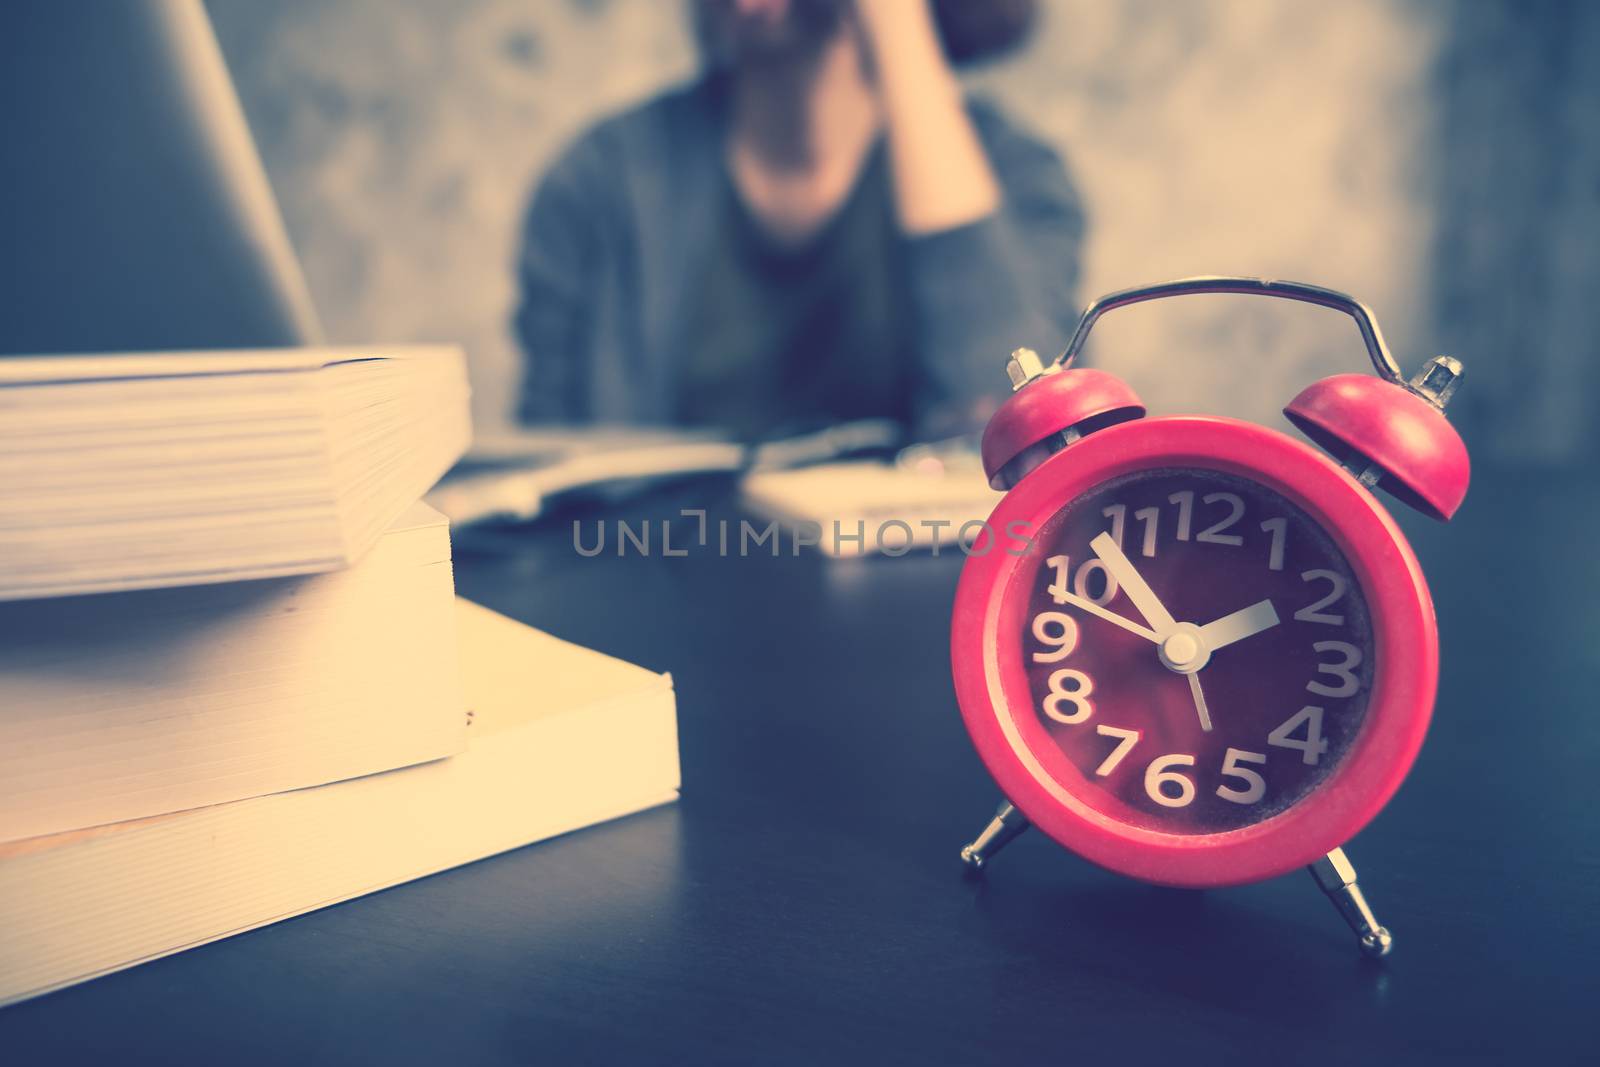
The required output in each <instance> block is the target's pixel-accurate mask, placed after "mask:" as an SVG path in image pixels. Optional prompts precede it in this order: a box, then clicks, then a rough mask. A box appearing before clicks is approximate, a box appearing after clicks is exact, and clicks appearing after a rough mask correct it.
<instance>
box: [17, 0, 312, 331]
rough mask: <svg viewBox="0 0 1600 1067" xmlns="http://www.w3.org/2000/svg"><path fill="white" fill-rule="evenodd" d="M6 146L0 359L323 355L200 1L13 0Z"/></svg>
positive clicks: (285, 237) (300, 278) (305, 294)
mask: <svg viewBox="0 0 1600 1067" xmlns="http://www.w3.org/2000/svg"><path fill="white" fill-rule="evenodd" d="M0 144H3V145H4V146H5V149H4V150H5V159H6V162H5V166H4V167H0V355H14V354H20V353H28V354H45V353H65V352H137V351H144V352H149V351H173V350H182V349H195V348H206V349H237V348H261V347H280V346H296V345H309V344H316V343H318V342H319V341H320V340H321V336H322V331H321V328H320V326H319V325H318V322H317V316H316V312H315V310H314V309H313V306H312V303H311V299H310V296H309V294H308V292H307V289H306V284H305V279H304V277H303V276H302V274H301V271H300V266H299V264H298V263H297V261H296V260H295V256H294V252H293V250H292V249H291V247H290V244H289V238H288V235H287V233H286V231H285V229H284V225H283V220H282V217H281V216H280V214H279V212H278V206H277V203H276V202H275V201H274V199H273V195H272V190H271V188H270V187H269V185H268V183H267V177H266V173H265V171H264V170H263V168H262V165H261V160H260V157H259V156H258V155H257V153H256V148H255V145H254V143H253V142H252V140H251V137H250V132H249V129H248V127H247V126H246V124H245V119H244V113H243V111H242V110H241V108H240V106H239V99H238V96H237V94H236V93H235V92H234V88H233V83H232V81H231V79H230V78H229V76H228V71H227V67H226V65H225V64H224V61H223V58H222V52H221V49H220V48H219V47H218V45H217V39H216V36H215V34H214V33H213V32H212V28H211V23H210V20H209V19H208V18H207V16H206V12H205V9H204V8H203V7H202V6H201V3H200V0H115V2H113V3H104V2H96V0H7V2H6V3H5V5H4V6H3V7H0Z"/></svg>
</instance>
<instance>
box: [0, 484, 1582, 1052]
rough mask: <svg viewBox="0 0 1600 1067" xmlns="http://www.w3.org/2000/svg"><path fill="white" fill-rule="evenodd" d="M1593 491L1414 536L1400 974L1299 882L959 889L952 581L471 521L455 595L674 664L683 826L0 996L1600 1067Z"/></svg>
mask: <svg viewBox="0 0 1600 1067" xmlns="http://www.w3.org/2000/svg"><path fill="white" fill-rule="evenodd" d="M1596 489H1597V487H1596V483H1595V482H1594V481H1593V480H1592V479H1590V480H1587V481H1583V480H1580V479H1579V477H1578V476H1576V475H1572V476H1554V475H1551V476H1538V477H1525V476H1516V477H1513V476H1509V475H1499V476H1497V475H1494V474H1491V473H1484V474H1480V476H1479V481H1478V484H1477V486H1476V487H1475V488H1474V491H1473V494H1472V496H1470V497H1469V498H1468V503H1467V506H1466V508H1465V510H1464V511H1463V513H1462V515H1461V517H1460V518H1459V520H1458V521H1457V523H1456V524H1455V525H1453V526H1451V527H1449V528H1437V527H1433V526H1430V525H1428V524H1426V523H1425V522H1424V521H1422V520H1418V521H1415V522H1408V524H1407V525H1408V527H1409V529H1410V530H1411V531H1412V533H1413V536H1414V540H1415V543H1416V545H1417V547H1418V551H1419V553H1420V554H1421V556H1422V558H1423V562H1424V565H1425V566H1426V567H1427V569H1428V572H1429V574H1430V577H1431V579H1432V581H1433V586H1434V594H1435V598H1436V601H1437V603H1438V607H1439V612H1440V616H1441V628H1442V631H1443V641H1444V650H1445V652H1444V660H1445V663H1444V676H1443V690H1442V695H1441V700H1440V706H1439V711H1438V713H1437V715H1436V718H1435V720H1434V728H1433V733H1432V736H1431V737H1430V739H1429V743H1428V745H1427V747H1426V748H1425V749H1424V751H1423V754H1422V757H1421V760H1420V761H1419V763H1418V765H1417V767H1416V770H1415V771H1414V772H1413V774H1412V776H1411V778H1410V779H1409V781H1408V782H1407V784H1406V786H1405V788H1404V789H1403V790H1402V791H1401V793H1400V795H1399V797H1398V798H1397V799H1396V800H1395V802H1394V803H1393V804H1392V805H1391V806H1390V807H1389V808H1388V809H1387V810H1386V811H1385V813H1384V814H1383V815H1382V816H1381V817H1380V818H1379V819H1378V820H1377V821H1376V822H1375V823H1374V824H1373V825H1372V826H1371V827H1370V828H1369V829H1368V830H1367V831H1366V832H1365V833H1363V834H1362V835H1361V837H1360V838H1358V839H1357V840H1356V841H1355V842H1354V843H1353V844H1352V846H1351V847H1350V850H1349V851H1350V855H1351V857H1352V859H1353V860H1354V861H1355V863H1356V865H1357V866H1358V868H1359V869H1360V871H1361V875H1362V884H1363V885H1364V887H1365V888H1366V890H1367V893H1368V895H1369V897H1370V899H1371V900H1372V902H1373V905H1374V907H1375V908H1376V910H1377V912H1378V915H1379V917H1380V918H1381V919H1382V920H1383V921H1384V922H1385V923H1387V924H1388V925H1389V926H1390V927H1391V928H1392V929H1393V930H1394V932H1395V936H1396V947H1395V952H1394V955H1393V956H1392V957H1391V958H1390V959H1389V960H1387V961H1385V962H1383V963H1381V964H1374V963H1371V962H1367V961H1363V960H1361V959H1360V958H1359V957H1358V955H1357V953H1356V951H1355V946H1354V944H1353V943H1352V940H1351V937H1350V934H1349V932H1348V931H1347V930H1346V928H1345V927H1344V925H1343V924H1342V923H1341V922H1340V921H1339V919H1338V917H1337V916H1336V915H1335V914H1334V912H1333V910H1332V908H1331V907H1330V906H1329V905H1328V903H1327V902H1326V901H1325V900H1324V899H1323V898H1322V896H1321V895H1320V894H1319V893H1318V892H1317V890H1316V888H1315V886H1314V885H1313V884H1312V882H1311V880H1310V879H1309V878H1307V877H1305V876H1304V875H1300V874H1297V875H1293V876H1290V877H1285V878H1281V879H1278V880H1276V881H1273V882H1270V883H1266V884H1263V885H1257V886H1252V887H1248V888H1244V889H1234V890H1225V891H1215V892H1207V893H1196V892H1180V891H1173V890H1160V889H1153V888H1148V887H1144V886H1140V885H1136V884H1134V883H1131V882H1128V881H1126V880H1124V879H1121V878H1118V877H1115V876H1113V875H1110V874H1107V873H1105V872H1102V871H1099V870H1097V869H1095V868H1092V867H1090V866H1088V865H1087V864H1085V863H1083V862H1081V861H1079V860H1077V859H1075V858H1073V857H1072V856H1070V855H1067V854H1065V853H1063V852H1062V851H1060V850H1059V849H1057V848H1055V847H1054V846H1053V845H1052V844H1051V843H1050V842H1049V841H1047V840H1045V839H1043V838H1042V837H1039V836H1037V835H1029V836H1027V837H1024V838H1023V839H1021V840H1020V841H1018V842H1017V843H1016V844H1014V845H1013V846H1012V847H1011V848H1010V849H1009V850H1008V851H1007V852H1006V853H1005V854H1004V855H1003V856H1002V857H1000V858H999V859H998V860H997V861H996V863H995V865H994V867H993V868H992V869H991V871H990V872H989V874H988V876H987V878H986V879H985V880H983V881H970V880H964V879H963V877H962V875H961V872H960V867H959V864H958V862H957V860H956V851H957V849H958V847H959V846H960V845H961V844H962V843H963V842H964V841H965V840H967V838H968V837H969V836H970V835H971V834H972V833H973V832H974V830H975V829H976V828H977V827H978V826H979V825H980V824H981V823H982V822H983V820H984V819H985V818H986V817H987V815H988V814H989V812H990V809H991V808H992V806H993V804H994V802H995V799H996V794H995V791H994V788H993V787H992V786H991V785H990V784H989V782H988V781H987V779H986V778H985V776H984V773H983V771H982V769H981V768H980V766H979V764H978V761H977V758H976V757H975V756H974V755H973V753H972V751H971V748H970V747H969V745H968V742H967V740H966V735H965V734H964V732H963V731H962V728H961V725H960V721H959V718H958V715H957V712H956V710H955V706H954V700H953V697H952V694H951V688H950V680H949V669H948V664H947V660H946V652H945V647H946V635H947V631H946V624H947V619H948V609H949V604H950V601H951V596H952V593H953V590H954V586H955V581H956V576H957V573H958V569H959V558H956V557H951V556H949V555H948V554H947V555H946V556H945V557H943V558H940V559H933V558H930V557H927V556H921V557H905V558H902V559H877V560H869V561H856V562H846V563H830V562H826V561H823V560H820V559H818V558H816V557H813V556H802V557H800V558H790V557H785V558H782V559H777V560H774V559H772V558H770V557H755V558H750V559H744V560H739V559H718V558H716V557H715V556H705V555H698V554H697V555H693V556H691V557H689V558H686V559H678V558H673V559H664V558H659V557H658V558H653V559H640V558H636V557H630V558H627V559H622V560H618V559H616V558H614V557H611V558H596V559H583V558H579V557H578V556H577V555H576V553H575V552H574V551H573V549H572V543H571V530H570V527H569V526H566V525H565V524H562V525H560V526H557V527H555V528H547V529H543V530H540V531H538V532H536V533H534V534H531V535H529V534H523V535H520V536H518V537H517V538H516V539H514V540H513V539H508V538H506V537H504V536H499V537H495V538H487V537H483V536H476V535H474V536H469V537H464V538H463V539H462V541H461V542H460V543H459V544H458V549H457V556H458V564H457V579H458V583H459V586H460V589H461V591H462V592H463V593H465V594H467V595H468V596H471V597H474V598H476V599H479V600H482V601H483V602H484V603H487V604H490V605H492V606H494V607H497V608H500V609H502V610H505V611H507V612H509V613H511V614H513V615H516V616H518V617H520V618H522V619H524V620H526V621H528V622H531V623H534V624H536V625H538V626H542V627H545V628H547V629H549V630H552V631H554V632H555V633H558V634H560V635H562V636H565V637H569V638H572V639H574V640H577V641H581V642H584V643H586V644H590V645H593V646H595V647H598V648H601V649H604V650H606V651H609V652H613V653H615V654H617V655H620V656H624V657H627V658H630V659H633V660H636V661H638V662H640V663H644V664H646V665H649V666H651V667H655V668H661V669H668V670H671V671H672V672H673V673H674V675H675V677H676V679H677V685H678V693H679V709H680V711H679V714H680V721H681V729H682V752H683V769H684V781H685V787H684V794H683V800H682V802H681V803H680V804H679V805H677V806H676V807H672V808H667V809H662V810H658V811H655V812H652V813H647V814H645V815H641V816H636V817H634V818H631V819H627V820H623V821H621V822H618V823H614V824H611V825H609V826H605V827H601V828H597V829H594V830H589V831H586V832H584V833H580V834H576V835H573V836H569V837H567V838H564V839H561V840H557V841H553V842H549V843H547V844H543V845H538V846H535V847H532V848H528V849H523V850H522V851H520V852H516V853H512V854H510V855H506V856H503V857H500V858H497V859H493V860H489V861H486V862H483V863H479V864H475V865H473V866H471V867H468V868H465V869H462V870H458V871H454V872H451V873H448V874H443V875H439V876H437V877H434V878H429V879H426V880H424V881H422V882H419V883H415V884H412V885H409V886H404V887H401V888H398V889H393V890H390V891H388V892H385V893H381V894H378V895H377V896H374V897H369V898H367V899H364V900H360V901H355V902H352V903H349V904H344V905H340V906H338V907H335V908H330V909H327V910H325V911H322V912H318V913H316V914H313V915H308V916H305V917H303V918H299V919H295V920H293V921H290V922H287V923H282V924H280V925H277V926H273V927H270V928H267V929H264V930H260V931H257V932H254V933H250V934H247V935H244V936H241V937H237V938H234V939H232V940H229V941H226V942H222V943H220V944H216V945H212V946H209V947H206V948H203V949H199V950H196V951H193V952H189V953H186V954H183V955H180V956H176V957H173V958H170V959H165V960H161V961H158V962H156V963H153V964H149V965H146V966H144V967H140V968H136V969H134V970H132V971H129V972H126V973H123V974H120V975H116V976H113V977H110V978H106V979H102V980H100V981H97V982H93V983H90V984H88V985H86V986H81V987H78V988H75V989H71V990H67V991H65V992H62V993H58V994H55V995H52V996H48V997H45V998H43V999H40V1000H37V1001H34V1002H31V1003H27V1004H23V1005H19V1006H17V1007H15V1008H12V1009H9V1010H6V1011H3V1012H0V1061H3V1062H5V1063H7V1064H18V1065H22V1064H29V1065H31V1064H35V1063H39V1064H44V1063H52V1064H58V1063H71V1062H104V1063H126V1062H145V1061H148V1062H152V1063H161V1064H177V1063H208V1064H211V1063H215V1064H222V1063H226V1064H240V1063H256V1062H261V1063H295V1062H299V1063H312V1062H329V1061H340V1062H361V1063H383V1062H461V1063H502V1062H504V1063H574V1062H583V1063H589V1062H600V1063H611V1062H627V1063H693V1064H711V1063H738V1064H751V1063H788V1062H797V1063H824V1062H839V1061H847V1062H908V1063H918V1064H927V1063H981V1062H1007V1061H1011V1060H1014V1059H1019V1058H1020V1059H1021V1060H1022V1061H1023V1062H1056V1061H1060V1062H1070V1063H1083V1064H1087V1063H1119V1062H1120V1063H1130V1064H1131V1063H1182V1064H1190V1063H1224V1062H1226V1063H1229V1064H1242V1063H1249V1062H1276V1063H1296V1064H1302V1063H1313V1062H1329V1063H1343V1064H1351V1063H1366V1062H1380V1063H1388V1062H1393V1063H1399V1062H1404V1063H1416V1062H1422V1061H1444V1062H1451V1063H1458V1062H1461V1061H1463V1060H1488V1061H1501V1062H1519V1063H1536V1062H1562V1061H1577V1060H1585V1059H1586V1060H1587V1061H1588V1062H1591V1063H1592V1062H1594V1059H1593V1057H1594V1056H1595V1055H1596V1052H1595V1044H1594V1040H1593V1038H1592V1029H1593V1020H1592V1016H1591V1015H1590V1013H1591V1012H1592V1011H1594V1009H1595V1005H1596V1002H1597V997H1600V981H1597V980H1596V977H1595V967H1596V962H1597V961H1600V914H1597V906H1600V806H1597V805H1600V800H1597V798H1600V714H1597V713H1596V711H1597V709H1596V704H1595V700H1594V698H1593V696H1592V695H1591V694H1590V693H1589V692H1588V691H1587V690H1588V687H1589V686H1590V685H1591V684H1592V682H1593V680H1594V679H1595V678H1596V677H1597V676H1600V602H1597V593H1600V553H1597V552H1596V550H1595V536H1596V535H1595V531H1596V530H1597V529H1600V492H1597V491H1596ZM709 492H710V491H709V490H707V489H706V488H705V487H700V488H698V489H694V490H690V489H687V488H685V489H680V490H677V491H675V492H673V493H668V494H664V495H658V496H655V497H653V498H650V499H647V500H645V501H643V502H640V503H637V504H635V505H634V506H633V507H631V508H630V509H628V511H627V514H628V515H629V516H630V517H632V518H635V519H637V518H639V517H642V516H656V517H662V516H670V515H673V514H675V513H676V511H677V509H678V508H679V507H680V506H683V505H685V504H689V503H692V502H695V501H701V502H703V501H705V500H706V499H707V496H708V493H709ZM710 499H711V500H712V501H713V512H712V514H713V517H715V516H716V515H718V514H722V515H730V516H732V515H734V514H735V513H734V512H732V511H731V510H730V509H731V505H730V504H729V502H728V500H729V498H728V497H727V496H726V495H725V494H724V495H722V496H720V497H719V496H717V494H715V493H710ZM718 500H720V502H721V503H720V505H719V504H718V503H717V501H718ZM0 936H3V932H0Z"/></svg>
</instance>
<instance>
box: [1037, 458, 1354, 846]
mask: <svg viewBox="0 0 1600 1067" xmlns="http://www.w3.org/2000/svg"><path fill="white" fill-rule="evenodd" d="M1033 540H1034V548H1033V551H1034V553H1036V554H1037V557H1038V558H1040V559H1041V560H1042V565H1041V566H1039V568H1038V570H1037V571H1036V572H1035V576H1034V577H1033V579H1032V587H1031V588H1030V589H1028V590H1027V591H1026V597H1027V601H1026V612H1025V615H1024V616H1023V618H1022V620H1021V627H1022V630H1023V633H1022V634H1021V638H1022V640H1021V645H1020V647H1021V649H1022V656H1023V660H1024V670H1025V672H1026V676H1027V680H1028V689H1029V693H1030V696H1031V698H1032V706H1031V707H1030V708H1028V709H1014V710H1013V712H1012V714H1014V715H1016V716H1019V717H1020V716H1024V715H1025V716H1028V718H1029V721H1028V722H1026V723H1022V722H1020V721H1019V726H1022V727H1023V733H1024V735H1026V736H1028V737H1030V738H1031V739H1032V740H1031V741H1030V747H1031V748H1033V749H1034V751H1035V754H1036V755H1037V756H1038V758H1039V765H1040V767H1041V768H1042V769H1043V771H1044V772H1045V773H1046V774H1048V775H1049V776H1050V777H1052V778H1054V779H1055V780H1056V782H1057V783H1058V785H1059V786H1060V787H1061V788H1063V789H1066V790H1067V791H1068V792H1070V793H1072V794H1073V795H1074V796H1076V797H1077V798H1078V799H1079V800H1081V801H1082V802H1083V803H1085V804H1087V805H1089V806H1090V807H1091V808H1094V809H1095V810H1097V811H1099V812H1100V813H1101V814H1103V815H1104V816H1107V817H1109V818H1111V819H1114V820H1116V821H1119V822H1122V823H1125V824H1128V825H1131V826H1135V827H1139V828H1142V829H1149V830H1156V831H1160V832H1165V833H1175V834H1214V833H1221V832H1225V831H1228V830H1234V829H1238V828H1240V827H1244V826H1248V825H1251V824H1253V823H1257V822H1260V821H1262V820H1264V819H1267V818H1270V817H1271V816H1273V815H1276V814H1278V813H1279V812H1282V811H1283V810H1285V809H1286V808H1288V807H1289V806H1291V805H1293V804H1295V803H1297V802H1298V801H1300V800H1302V799H1304V798H1306V797H1307V796H1308V795H1309V794H1311V793H1312V792H1313V791H1314V790H1316V788H1317V787H1318V785H1319V784H1321V783H1322V782H1323V781H1325V780H1326V779H1327V778H1328V777H1329V775H1330V774H1331V773H1332V772H1333V771H1334V769H1335V768H1337V767H1338V766H1339V763H1340V761H1341V760H1342V759H1344V757H1345V756H1346V754H1347V753H1348V752H1349V751H1350V749H1351V747H1352V746H1353V744H1354V742H1355V740H1356V737H1357V736H1358V734H1359V733H1360V731H1361V728H1362V724H1363V721H1364V720H1365V718H1366V715H1367V709H1368V703H1369V698H1370V696H1371V692H1372V677H1373V666H1374V664H1373V659H1374V641H1373V633H1372V625H1371V618H1370V616H1369V614H1368V610H1367V604H1366V600H1365V598H1364V597H1363V594H1362V590H1361V587H1360V585H1359V583H1358V582H1357V580H1356V577H1355V574H1354V572H1353V570H1352V568H1351V565H1350V563H1349V561H1348V560H1347V559H1346V558H1345V557H1344V555H1343V554H1342V553H1341V552H1340V550H1339V549H1338V547H1337V546H1336V545H1335V544H1334V542H1333V540H1332V539H1331V538H1330V537H1329V536H1328V535H1327V534H1326V533H1325V532H1324V531H1323V530H1322V529H1320V528H1319V527H1318V526H1317V525H1316V524H1315V523H1314V522H1313V521H1312V520H1311V519H1310V517H1309V516H1307V515H1306V513H1305V512H1304V511H1302V510H1301V509H1300V508H1298V507H1297V506H1295V505H1294V504H1292V503H1290V502H1289V501H1288V500H1287V499H1285V498H1284V497H1283V496H1282V495H1280V494H1278V493H1276V492H1274V491H1273V490H1271V489H1268V488H1267V487H1265V486H1263V485H1261V484H1258V483H1256V482H1254V481H1250V480H1248V479H1246V478H1242V477H1237V476H1234V475H1231V474H1222V473H1218V472H1215V471H1208V470H1199V469H1186V468H1171V467H1168V468H1162V469H1154V470H1148V471H1141V472H1139V473H1135V474H1129V475H1124V476H1122V477H1119V478H1115V479H1113V480H1111V481H1108V482H1104V483H1102V484H1101V485H1099V486H1097V487H1095V488H1094V489H1092V490H1090V491H1089V492H1088V493H1086V494H1084V495H1082V496H1080V497H1078V498H1077V499H1075V500H1074V501H1073V502H1072V503H1071V504H1069V505H1068V506H1067V507H1065V508H1063V509H1062V510H1060V511H1058V512H1057V513H1056V514H1055V515H1054V516H1053V517H1052V518H1051V519H1050V520H1049V521H1048V522H1046V523H1044V524H1043V526H1042V527H1041V528H1040V529H1039V530H1038V531H1037V533H1036V535H1035V536H1034V539H1033ZM1028 571H1029V569H1028V568H1024V569H1023V570H1022V571H1021V572H1020V573H1028ZM1018 592H1021V591H1020V590H1019V591H1018Z"/></svg>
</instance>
